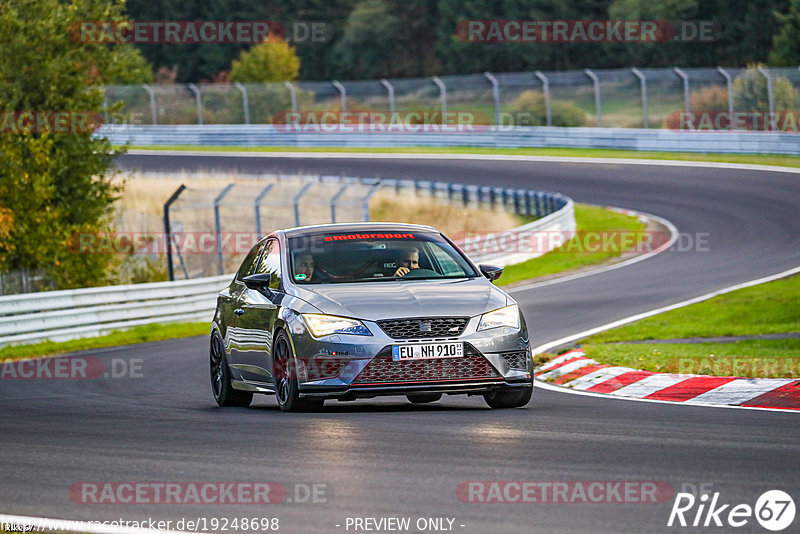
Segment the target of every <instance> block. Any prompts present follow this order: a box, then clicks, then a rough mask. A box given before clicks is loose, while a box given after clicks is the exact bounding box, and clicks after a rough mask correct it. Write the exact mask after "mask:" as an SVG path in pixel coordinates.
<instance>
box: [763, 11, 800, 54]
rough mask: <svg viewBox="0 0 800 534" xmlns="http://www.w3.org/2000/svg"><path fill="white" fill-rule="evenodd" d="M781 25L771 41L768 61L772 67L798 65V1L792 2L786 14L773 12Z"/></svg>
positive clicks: (799, 35) (799, 49)
mask: <svg viewBox="0 0 800 534" xmlns="http://www.w3.org/2000/svg"><path fill="white" fill-rule="evenodd" d="M775 18H777V19H778V23H779V24H780V25H781V26H780V29H779V30H778V34H777V35H776V36H775V39H774V41H773V43H774V44H773V47H772V52H770V54H769V61H770V63H771V64H772V65H773V66H776V67H779V66H786V67H789V66H791V67H796V66H797V65H800V0H792V3H791V5H790V6H789V11H788V13H785V14H781V13H779V12H777V11H776V12H775Z"/></svg>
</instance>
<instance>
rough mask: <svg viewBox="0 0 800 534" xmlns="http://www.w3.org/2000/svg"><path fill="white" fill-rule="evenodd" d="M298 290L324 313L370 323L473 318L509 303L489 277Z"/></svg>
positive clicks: (323, 286) (305, 287) (317, 286)
mask: <svg viewBox="0 0 800 534" xmlns="http://www.w3.org/2000/svg"><path fill="white" fill-rule="evenodd" d="M297 287H298V289H297V296H298V297H300V298H301V299H303V300H305V301H308V302H309V303H310V304H312V305H313V306H315V307H316V308H319V310H320V311H321V312H322V313H326V314H329V315H341V316H344V317H353V318H356V319H366V320H368V321H376V320H380V319H393V318H400V317H441V316H450V317H453V316H458V317H465V316H470V317H472V316H474V315H478V314H481V313H485V312H487V311H491V310H494V309H497V308H502V307H503V306H505V305H506V303H507V301H508V300H509V299H508V298H507V296H506V294H505V293H504V292H503V291H502V290H500V289H498V288H497V287H495V286H494V285H493V284H492V283H491V282H489V281H488V280H486V279H485V278H474V279H463V278H460V279H458V280H414V281H411V280H409V281H403V280H399V281H387V282H360V283H352V284H319V285H313V286H302V287H300V286H297Z"/></svg>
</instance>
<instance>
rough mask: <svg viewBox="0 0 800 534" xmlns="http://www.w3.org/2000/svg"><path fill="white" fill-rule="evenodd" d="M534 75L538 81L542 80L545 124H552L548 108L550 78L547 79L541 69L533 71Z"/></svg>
mask: <svg viewBox="0 0 800 534" xmlns="http://www.w3.org/2000/svg"><path fill="white" fill-rule="evenodd" d="M533 74H534V76H536V77H537V78H539V81H541V82H542V92H544V112H545V118H546V124H547V126H552V125H553V112H552V110H551V109H550V80H548V79H547V76H545V75H544V74H542V73H541V71H538V70H537V71H536V72H534V73H533Z"/></svg>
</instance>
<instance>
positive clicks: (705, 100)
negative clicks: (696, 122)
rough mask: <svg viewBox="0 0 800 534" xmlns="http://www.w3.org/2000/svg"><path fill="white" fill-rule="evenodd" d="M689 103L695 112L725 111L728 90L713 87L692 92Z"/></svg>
mask: <svg viewBox="0 0 800 534" xmlns="http://www.w3.org/2000/svg"><path fill="white" fill-rule="evenodd" d="M690 102H691V105H692V109H693V110H695V111H727V110H728V88H727V87H720V86H718V85H713V86H710V87H703V88H702V89H699V90H697V91H692V94H691V96H690Z"/></svg>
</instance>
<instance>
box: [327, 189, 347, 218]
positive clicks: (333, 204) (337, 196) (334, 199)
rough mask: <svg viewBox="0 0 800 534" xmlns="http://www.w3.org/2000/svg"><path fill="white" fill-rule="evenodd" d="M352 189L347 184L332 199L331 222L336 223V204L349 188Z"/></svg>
mask: <svg viewBox="0 0 800 534" xmlns="http://www.w3.org/2000/svg"><path fill="white" fill-rule="evenodd" d="M348 187H350V186H349V185H347V184H345V185H343V186H342V187H341V189H339V190H338V191H337V192H336V194H335V195H333V196H332V197H331V222H332V223H335V222H336V202H337V201H338V200H339V197H340V196H342V194H343V193H344V192H345V191H347V188H348Z"/></svg>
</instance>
